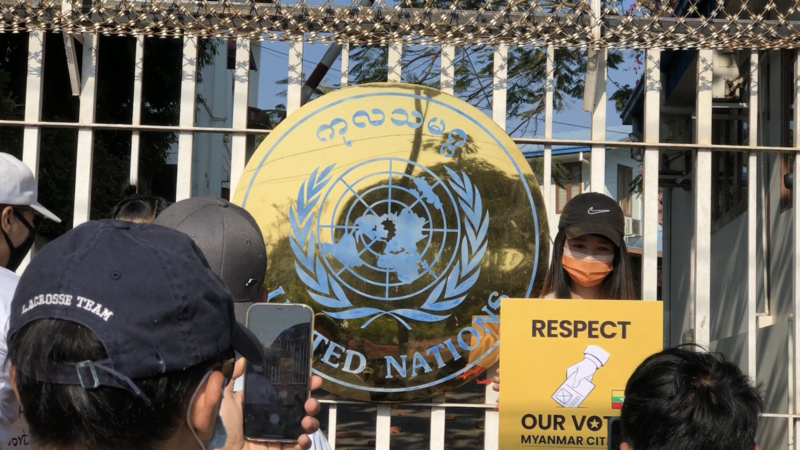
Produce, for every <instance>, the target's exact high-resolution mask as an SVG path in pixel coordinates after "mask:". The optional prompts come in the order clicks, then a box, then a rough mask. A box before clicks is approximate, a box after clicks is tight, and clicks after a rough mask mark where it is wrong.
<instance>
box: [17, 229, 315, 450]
mask: <svg viewBox="0 0 800 450" xmlns="http://www.w3.org/2000/svg"><path fill="white" fill-rule="evenodd" d="M8 327H9V328H8V360H9V376H10V380H11V383H12V386H13V388H14V392H15V394H16V395H17V396H18V398H19V400H20V403H21V404H22V406H23V408H24V409H25V412H26V418H27V420H28V425H29V432H30V435H31V437H32V440H33V441H35V442H36V443H37V445H38V446H39V447H40V448H46V449H49V450H67V449H95V450H139V449H145V448H146V449H153V450H189V449H199V450H209V449H215V448H222V447H223V446H225V445H226V443H228V442H230V441H231V437H232V436H235V435H236V433H237V432H238V433H241V428H242V412H241V409H239V410H238V414H237V413H236V410H226V409H225V408H224V406H225V405H224V403H225V402H223V400H222V399H223V392H224V390H225V389H230V384H231V383H230V382H231V380H232V379H233V377H234V376H235V375H236V370H234V364H233V363H234V352H238V353H239V354H241V355H242V356H243V358H246V359H248V360H250V361H253V362H254V363H256V364H262V363H263V358H264V355H263V351H262V348H261V345H260V343H259V341H258V339H257V338H256V337H255V336H254V335H253V334H252V333H251V332H249V331H248V330H247V329H245V328H244V327H243V326H241V325H239V324H238V323H237V322H236V319H235V316H234V311H233V298H232V296H231V293H230V291H229V290H228V289H227V288H226V287H225V285H224V284H223V283H222V281H221V280H220V279H219V277H218V276H217V275H216V274H214V272H213V271H212V270H211V269H210V268H209V265H208V262H207V261H206V259H205V257H204V256H203V254H202V253H201V251H200V250H199V249H198V248H197V246H196V245H194V243H193V242H192V240H191V239H190V238H189V237H188V236H186V235H184V234H183V233H180V232H177V231H174V230H169V229H166V228H164V227H159V226H155V225H150V224H135V223H129V222H120V221H113V220H103V221H97V222H88V223H84V224H82V225H80V226H78V227H76V228H74V229H73V230H71V231H69V232H67V233H66V234H64V235H63V236H61V237H59V238H58V239H56V240H54V241H53V242H51V243H50V244H48V245H46V246H45V247H44V248H43V249H42V250H41V252H40V253H39V255H38V256H37V257H36V258H34V259H33V260H32V262H31V263H30V265H29V266H28V267H27V269H26V270H25V273H24V274H23V275H22V277H21V278H20V282H19V285H18V287H17V290H16V292H15V294H14V298H13V300H12V303H11V316H10V319H9V325H8ZM53 336H58V337H59V338H58V339H53ZM240 361H241V362H244V359H242V360H240ZM226 386H227V387H226ZM318 409H319V404H318V403H317V402H316V401H315V400H313V399H309V400H308V401H307V402H306V405H305V410H306V412H307V413H308V414H309V415H312V414H314V413H316V411H318ZM223 412H224V413H225V414H227V416H226V417H225V420H223V419H222V413H223ZM302 424H303V425H304V430H305V432H307V433H313V432H314V431H316V430H317V428H318V423H317V421H316V420H315V419H314V418H313V417H304V418H303V419H302ZM301 439H302V438H301ZM300 446H301V448H304V449H307V448H308V447H309V442H308V440H307V438H306V441H305V442H303V441H302V440H301V442H300ZM240 448H245V447H244V446H243V445H242V446H241V447H240ZM267 448H269V447H267ZM273 448H278V449H280V448H281V447H273Z"/></svg>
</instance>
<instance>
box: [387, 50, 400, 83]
mask: <svg viewBox="0 0 800 450" xmlns="http://www.w3.org/2000/svg"><path fill="white" fill-rule="evenodd" d="M402 64H403V44H402V43H394V44H392V45H390V46H389V71H388V76H387V81H389V82H394V83H399V82H400V81H401V80H402V71H403V69H402Z"/></svg>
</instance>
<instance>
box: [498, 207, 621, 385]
mask: <svg viewBox="0 0 800 450" xmlns="http://www.w3.org/2000/svg"><path fill="white" fill-rule="evenodd" d="M624 236H625V216H624V214H623V213H622V208H620V206H619V205H618V204H617V202H616V201H614V199H612V198H610V197H608V196H606V195H603V194H598V193H593V192H592V193H586V194H580V195H578V196H576V197H573V198H572V200H570V201H569V202H567V204H566V205H564V209H563V210H562V213H561V220H559V222H558V234H556V238H555V240H554V241H553V258H552V260H551V261H550V270H548V271H547V275H546V276H545V278H544V286H543V287H542V293H541V298H551V299H556V298H559V299H608V300H633V299H634V295H635V293H634V289H633V273H632V272H631V264H630V260H629V258H628V250H627V248H626V247H625V240H624V239H623V238H624ZM493 381H494V386H493V388H494V390H495V391H499V390H500V370H499V369H498V370H497V376H495V377H494V379H493Z"/></svg>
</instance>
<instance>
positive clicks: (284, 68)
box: [253, 41, 641, 139]
mask: <svg viewBox="0 0 800 450" xmlns="http://www.w3.org/2000/svg"><path fill="white" fill-rule="evenodd" d="M253 47H254V48H253V49H254V50H255V51H260V52H261V64H260V65H259V68H258V81H259V87H258V89H259V95H258V108H261V109H272V108H274V107H275V105H277V104H281V103H283V104H285V102H286V99H285V98H284V97H280V96H278V94H279V93H280V92H281V91H284V90H285V86H279V85H277V84H276V82H277V81H278V80H281V79H285V78H286V76H287V73H288V63H289V61H288V53H289V44H288V43H286V42H267V41H264V42H258V41H254V42H253ZM327 49H328V47H327V46H325V45H323V44H308V43H305V44H304V48H303V59H304V63H303V72H304V73H305V74H310V73H311V72H313V70H314V68H315V67H316V66H317V63H318V62H319V60H320V59H322V55H323V54H324V53H325V51H326V50H327ZM629 55H630V56H629V57H627V58H626V61H625V63H623V65H622V67H621V68H620V69H618V70H609V73H608V77H609V78H610V79H613V80H614V81H616V82H617V83H619V84H620V85H625V84H630V85H631V86H633V85H634V84H635V82H636V79H637V78H638V75H637V74H636V73H635V72H634V70H633V68H634V65H635V62H634V57H633V55H632V53H629ZM340 69H341V59H339V58H337V60H336V62H335V63H334V64H333V67H331V69H330V70H329V71H328V73H327V75H326V76H325V79H324V80H323V82H322V83H323V84H327V85H335V84H338V83H339V82H340V80H341V71H340ZM639 74H641V71H640V72H639ZM607 89H608V94H607V95H608V97H609V98H610V97H611V95H612V94H613V93H614V92H615V91H616V86H615V85H614V83H612V82H611V81H609V82H608V83H607ZM581 107H582V101H581V100H580V99H575V100H573V101H572V102H571V104H570V105H569V107H568V108H567V109H566V110H565V111H562V112H560V113H556V114H555V116H554V118H553V133H554V134H556V135H558V134H559V133H568V132H574V131H577V130H580V129H589V128H590V125H591V122H590V120H591V115H590V114H589V113H586V112H583V111H582V110H581ZM606 125H607V127H609V128H610V127H616V126H619V125H622V120H621V119H620V117H619V113H618V112H617V111H616V109H615V107H614V104H613V102H611V101H609V102H608V107H607V114H606ZM540 129H541V128H540ZM528 134H529V136H526V137H532V133H528ZM609 139H612V137H611V136H609Z"/></svg>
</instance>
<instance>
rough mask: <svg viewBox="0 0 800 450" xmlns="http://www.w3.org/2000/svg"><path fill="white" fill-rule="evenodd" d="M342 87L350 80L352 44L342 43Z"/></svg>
mask: <svg viewBox="0 0 800 450" xmlns="http://www.w3.org/2000/svg"><path fill="white" fill-rule="evenodd" d="M341 72H342V80H341V83H342V87H345V86H347V83H348V82H349V81H350V80H349V78H350V44H344V45H342V70H341Z"/></svg>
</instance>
